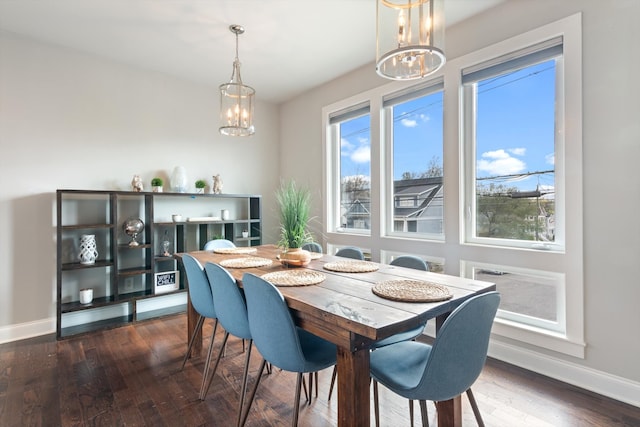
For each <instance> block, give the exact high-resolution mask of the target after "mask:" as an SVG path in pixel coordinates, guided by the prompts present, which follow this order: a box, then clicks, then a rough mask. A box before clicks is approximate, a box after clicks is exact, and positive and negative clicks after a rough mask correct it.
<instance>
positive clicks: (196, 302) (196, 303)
mask: <svg viewBox="0 0 640 427" xmlns="http://www.w3.org/2000/svg"><path fill="white" fill-rule="evenodd" d="M182 264H183V266H184V270H185V273H186V275H187V283H188V286H189V287H188V289H189V299H190V300H191V304H192V305H193V308H194V309H195V311H196V312H197V313H198V320H197V322H196V327H195V329H194V331H193V334H192V335H191V339H190V340H189V347H188V348H187V354H185V355H184V359H183V360H182V366H181V367H180V370H182V369H183V368H184V365H185V363H186V362H187V359H188V358H189V356H190V355H191V348H192V347H193V342H194V341H195V337H196V335H198V333H199V332H200V331H201V330H202V324H203V323H204V319H215V324H214V326H213V333H212V334H211V342H210V343H209V352H208V353H207V361H206V362H205V365H204V373H203V374H202V385H201V387H200V388H201V393H202V388H203V387H204V385H205V382H206V378H207V375H208V373H209V361H210V360H211V352H212V350H213V339H214V337H215V336H216V329H217V328H218V316H217V314H216V309H215V306H214V305H213V295H212V294H211V286H209V279H207V275H206V274H205V272H204V270H203V268H202V265H200V263H199V262H198V260H197V259H195V258H194V257H192V256H191V255H189V254H184V255H183V256H182Z"/></svg>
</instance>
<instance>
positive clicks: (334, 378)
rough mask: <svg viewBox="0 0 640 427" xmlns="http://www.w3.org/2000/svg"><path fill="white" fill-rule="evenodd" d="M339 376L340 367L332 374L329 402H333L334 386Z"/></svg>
mask: <svg viewBox="0 0 640 427" xmlns="http://www.w3.org/2000/svg"><path fill="white" fill-rule="evenodd" d="M337 375H338V367H337V366H334V367H333V373H332V374H331V385H330V386H329V398H328V399H327V400H331V395H332V394H333V386H334V385H335V384H336V376H337Z"/></svg>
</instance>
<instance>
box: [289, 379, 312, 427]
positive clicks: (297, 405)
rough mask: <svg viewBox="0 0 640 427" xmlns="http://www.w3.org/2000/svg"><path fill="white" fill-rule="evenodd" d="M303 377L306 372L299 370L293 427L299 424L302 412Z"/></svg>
mask: <svg viewBox="0 0 640 427" xmlns="http://www.w3.org/2000/svg"><path fill="white" fill-rule="evenodd" d="M303 379H304V374H303V373H302V372H298V380H297V381H296V400H295V402H294V405H293V420H292V421H291V425H292V426H293V427H297V426H298V412H300V391H301V389H302V380H303ZM309 394H311V388H309Z"/></svg>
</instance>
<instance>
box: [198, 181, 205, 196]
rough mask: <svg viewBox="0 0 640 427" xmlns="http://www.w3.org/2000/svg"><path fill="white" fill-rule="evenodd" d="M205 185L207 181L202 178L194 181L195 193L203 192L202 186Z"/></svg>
mask: <svg viewBox="0 0 640 427" xmlns="http://www.w3.org/2000/svg"><path fill="white" fill-rule="evenodd" d="M206 186H207V183H206V181H205V180H203V179H199V180H197V181H196V193H198V194H203V193H204V188H205V187H206Z"/></svg>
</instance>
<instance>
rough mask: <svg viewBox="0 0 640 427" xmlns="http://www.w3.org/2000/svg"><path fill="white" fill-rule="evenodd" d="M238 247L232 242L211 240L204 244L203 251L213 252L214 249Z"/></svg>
mask: <svg viewBox="0 0 640 427" xmlns="http://www.w3.org/2000/svg"><path fill="white" fill-rule="evenodd" d="M235 247H236V245H235V243H233V242H232V241H231V240H226V239H214V240H209V241H208V242H207V243H205V244H204V248H203V250H205V251H212V250H214V249H223V248H235Z"/></svg>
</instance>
